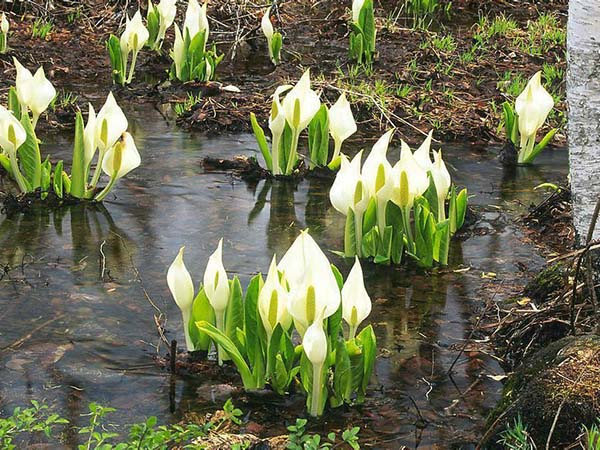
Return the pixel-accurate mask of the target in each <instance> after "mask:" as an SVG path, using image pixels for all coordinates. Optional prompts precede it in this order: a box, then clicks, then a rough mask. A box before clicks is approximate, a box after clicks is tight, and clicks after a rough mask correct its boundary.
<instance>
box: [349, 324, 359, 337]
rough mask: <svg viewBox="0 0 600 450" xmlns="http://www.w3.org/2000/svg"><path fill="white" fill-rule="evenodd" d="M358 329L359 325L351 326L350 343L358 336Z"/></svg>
mask: <svg viewBox="0 0 600 450" xmlns="http://www.w3.org/2000/svg"><path fill="white" fill-rule="evenodd" d="M357 328H358V325H349V330H348V340H349V341H351V340H352V339H354V336H356V330H357Z"/></svg>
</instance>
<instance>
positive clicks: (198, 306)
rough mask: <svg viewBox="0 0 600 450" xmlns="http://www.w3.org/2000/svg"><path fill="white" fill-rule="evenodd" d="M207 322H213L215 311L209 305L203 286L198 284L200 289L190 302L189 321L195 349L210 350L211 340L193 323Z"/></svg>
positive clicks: (212, 323)
mask: <svg viewBox="0 0 600 450" xmlns="http://www.w3.org/2000/svg"><path fill="white" fill-rule="evenodd" d="M201 321H204V322H207V323H210V324H211V325H214V324H215V311H214V309H213V307H212V306H211V305H210V302H209V300H208V297H207V296H206V292H205V291H204V287H203V286H200V291H199V292H198V295H196V298H195V299H194V302H193V303H192V318H191V320H190V323H189V334H190V338H191V339H192V342H193V344H194V349H195V350H204V351H208V350H210V344H211V342H212V341H211V340H210V337H209V336H208V335H207V334H206V333H202V332H201V331H200V330H199V329H198V327H197V326H196V325H195V324H196V322H201Z"/></svg>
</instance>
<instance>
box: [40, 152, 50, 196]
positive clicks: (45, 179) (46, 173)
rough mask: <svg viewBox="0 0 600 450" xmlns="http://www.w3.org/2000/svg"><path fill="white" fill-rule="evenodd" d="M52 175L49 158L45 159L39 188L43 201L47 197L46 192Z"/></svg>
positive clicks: (48, 189)
mask: <svg viewBox="0 0 600 450" xmlns="http://www.w3.org/2000/svg"><path fill="white" fill-rule="evenodd" d="M51 174H52V163H51V162H50V159H49V157H46V160H45V161H44V162H43V163H42V177H41V182H40V188H41V191H42V192H41V198H42V200H44V199H45V198H46V197H48V192H49V191H50V177H51Z"/></svg>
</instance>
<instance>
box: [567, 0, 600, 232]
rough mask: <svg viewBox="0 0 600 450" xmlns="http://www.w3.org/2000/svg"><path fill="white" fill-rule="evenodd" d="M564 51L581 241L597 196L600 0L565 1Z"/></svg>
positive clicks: (599, 177) (574, 194) (576, 215)
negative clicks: (566, 28)
mask: <svg viewBox="0 0 600 450" xmlns="http://www.w3.org/2000/svg"><path fill="white" fill-rule="evenodd" d="M567 51H568V67H569V68H568V72H567V102H568V106H569V120H568V134H569V163H570V174H571V191H572V198H573V222H574V225H575V229H576V231H577V234H578V238H579V239H580V240H585V238H586V235H587V232H588V228H589V226H590V222H591V219H592V215H593V212H594V206H595V205H596V201H597V199H598V196H599V195H600V1H598V0H593V1H590V0H570V1H569V19H568V34H567ZM599 237H600V227H596V230H595V231H594V234H593V238H594V239H597V238H599Z"/></svg>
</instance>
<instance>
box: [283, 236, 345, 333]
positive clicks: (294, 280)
mask: <svg viewBox="0 0 600 450" xmlns="http://www.w3.org/2000/svg"><path fill="white" fill-rule="evenodd" d="M279 269H280V270H281V271H282V272H283V273H284V276H285V278H286V280H287V282H288V286H289V288H290V298H289V301H288V311H289V313H290V314H291V315H292V317H293V318H294V324H295V325H296V328H297V329H298V332H299V333H300V334H301V335H304V333H305V331H306V329H307V328H308V326H309V325H310V324H312V323H313V322H314V321H315V320H316V318H317V315H319V314H320V315H321V318H322V319H326V318H327V317H330V316H331V315H333V314H334V313H335V312H336V311H337V310H338V308H339V306H340V302H341V296H340V290H339V288H338V285H337V281H336V278H335V275H334V274H333V271H332V270H331V265H330V263H329V260H328V259H327V257H326V256H325V254H324V253H323V251H322V250H321V249H320V248H319V246H318V245H317V243H316V242H315V241H314V239H313V238H312V237H311V236H310V234H308V231H307V230H305V231H303V232H302V233H301V234H300V236H298V237H297V238H296V240H295V241H294V243H293V244H292V245H291V246H290V248H289V249H288V251H287V252H286V254H285V255H284V256H283V258H282V259H281V262H280V263H279Z"/></svg>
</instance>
